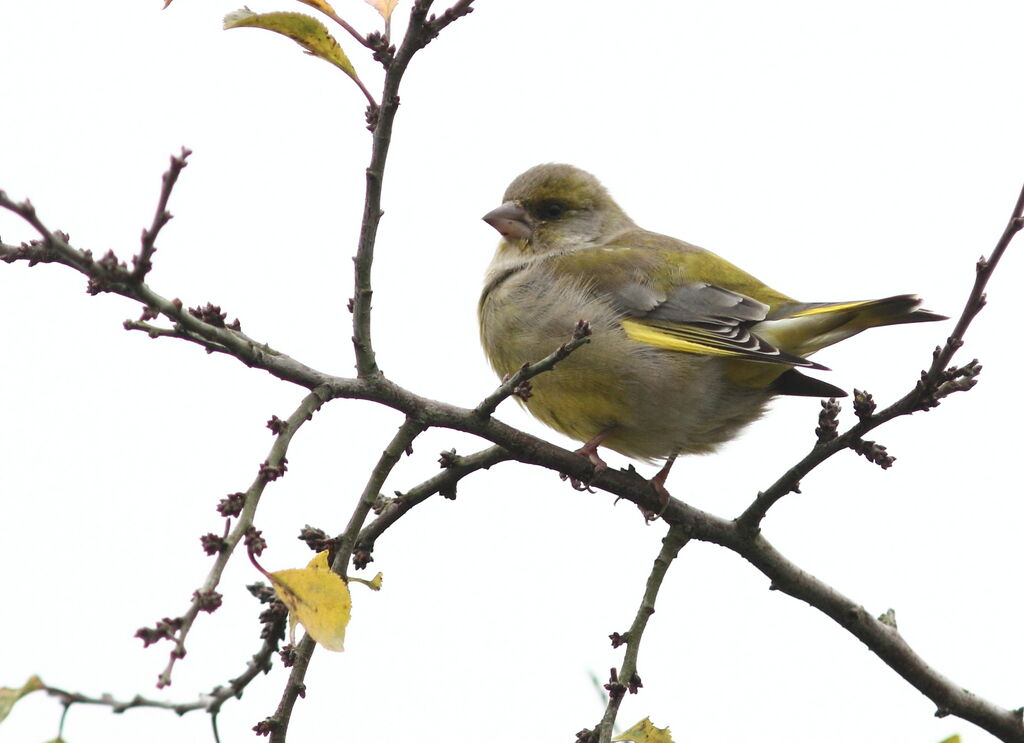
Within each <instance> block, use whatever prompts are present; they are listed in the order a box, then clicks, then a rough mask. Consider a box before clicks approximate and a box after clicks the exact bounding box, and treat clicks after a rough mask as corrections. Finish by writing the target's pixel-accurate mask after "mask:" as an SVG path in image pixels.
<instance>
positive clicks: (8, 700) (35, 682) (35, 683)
mask: <svg viewBox="0 0 1024 743" xmlns="http://www.w3.org/2000/svg"><path fill="white" fill-rule="evenodd" d="M42 688H43V681H42V679H40V678H39V677H38V676H33V677H32V678H30V679H29V680H28V681H26V682H25V684H24V685H23V686H22V687H21V688H20V689H8V688H7V687H6V686H5V687H3V688H0V722H3V720H4V719H5V718H6V717H7V715H9V714H11V709H12V708H13V707H14V703H15V702H17V701H18V700H19V699H21V698H22V697H23V696H25V695H26V694H31V693H32V692H34V691H37V690H39V689H42Z"/></svg>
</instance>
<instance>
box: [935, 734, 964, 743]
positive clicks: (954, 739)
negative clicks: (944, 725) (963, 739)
mask: <svg viewBox="0 0 1024 743" xmlns="http://www.w3.org/2000/svg"><path fill="white" fill-rule="evenodd" d="M940 743H960V734H959V733H957V734H955V735H951V736H949V737H948V738H946V739H945V740H943V741H941V742H940Z"/></svg>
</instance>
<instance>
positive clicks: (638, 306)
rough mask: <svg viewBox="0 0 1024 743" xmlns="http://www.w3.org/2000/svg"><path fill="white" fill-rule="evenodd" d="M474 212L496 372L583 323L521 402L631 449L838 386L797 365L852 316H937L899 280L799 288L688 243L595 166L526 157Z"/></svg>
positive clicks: (694, 449) (725, 426)
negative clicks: (485, 235)
mask: <svg viewBox="0 0 1024 743" xmlns="http://www.w3.org/2000/svg"><path fill="white" fill-rule="evenodd" d="M484 219H485V220H486V221H487V222H488V223H489V224H491V225H492V226H493V227H494V228H495V229H497V230H498V231H499V232H500V233H501V234H502V236H503V238H502V240H501V242H500V243H499V245H498V250H497V252H496V253H495V256H494V260H493V261H492V263H491V266H490V268H489V270H488V272H487V277H486V280H485V285H484V290H483V294H482V295H481V297H480V305H479V319H480V336H481V339H482V342H483V347H484V351H485V353H486V354H487V357H488V359H489V360H490V362H491V365H492V366H493V367H494V369H495V371H497V373H498V374H499V375H506V374H511V373H513V372H515V371H516V370H517V369H519V368H520V367H521V366H522V365H523V364H524V363H527V362H533V361H537V360H539V359H541V358H543V357H544V356H547V355H548V354H549V353H551V352H552V351H553V350H555V348H557V347H558V346H559V345H560V344H562V343H564V342H565V341H566V340H567V339H568V338H569V337H570V335H571V334H572V331H573V327H574V326H575V325H576V322H577V321H578V320H581V319H582V320H587V321H588V322H589V323H590V326H591V330H592V336H591V342H590V343H588V344H587V345H585V346H583V347H582V348H580V349H579V350H577V351H576V352H575V353H573V354H571V355H570V356H569V357H568V358H567V359H565V360H564V361H562V362H561V363H559V364H558V366H557V367H556V368H555V369H554V370H552V371H550V372H547V373H545V374H541V375H540V376H538V377H536V378H535V379H533V380H532V386H533V394H532V396H531V397H530V399H529V400H527V401H526V403H525V405H526V407H527V408H528V409H529V411H530V412H531V413H532V414H533V415H535V416H536V417H537V418H539V419H540V420H542V421H543V422H544V423H546V424H548V425H549V426H551V427H552V428H555V429H557V430H558V431H561V432H562V433H564V434H566V435H567V436H570V437H572V438H574V439H577V440H579V441H584V442H590V443H591V444H592V445H593V446H592V449H591V451H593V450H594V449H596V447H597V445H598V444H600V445H601V446H607V447H609V448H611V449H614V450H616V451H618V452H621V453H622V454H625V455H627V456H630V457H635V458H637V459H642V460H655V459H665V458H668V459H670V461H671V458H673V457H674V456H675V455H676V454H678V453H701V452H709V451H712V450H713V449H715V447H717V446H718V445H720V444H722V443H723V442H725V441H728V440H729V439H731V438H732V437H734V436H735V435H736V434H737V433H738V432H739V430H740V429H741V428H742V427H743V426H745V425H746V424H748V423H750V422H751V421H753V420H755V419H756V418H758V417H759V416H760V415H761V414H762V412H763V411H764V408H765V404H766V403H767V402H768V400H769V399H770V398H771V397H772V396H773V395H777V394H790V395H813V396H822V397H828V396H833V395H842V394H844V393H843V391H842V390H840V389H838V388H836V387H833V386H832V385H829V384H827V383H825V382H822V381H820V380H817V379H813V378H811V377H807V376H804V375H803V374H801V373H800V372H798V371H797V370H796V369H797V367H806V368H815V369H824V368H825V367H822V366H820V365H818V364H815V363H814V362H811V361H808V360H807V358H806V357H807V356H809V355H810V354H813V353H814V352H815V351H818V350H819V349H821V348H823V347H825V346H828V345H831V344H833V343H837V342H839V341H841V340H844V339H846V338H849V337H850V336H852V335H854V334H856V333H859V332H860V331H861V330H864V329H866V328H870V327H876V326H880V325H894V324H898V323H908V322H921V321H928V320H940V319H944V318H942V317H941V316H939V315H935V314H933V313H930V312H927V311H925V310H921V309H918V307H919V305H920V300H918V299H917V298H916V297H914V296H910V295H901V296H897V297H889V298H887V299H880V300H871V301H864V302H841V303H818V304H808V303H802V302H797V301H796V300H794V299H792V298H791V297H788V296H786V295H785V294H782V293H780V292H777V291H775V290H774V289H772V288H770V287H768V286H766V285H765V284H764V283H762V282H761V281H759V280H758V279H756V278H754V277H753V276H751V275H750V274H748V273H746V272H744V271H742V270H741V269H739V268H737V267H736V266H734V265H732V264H731V263H728V262H727V261H725V260H723V259H722V258H719V257H718V256H716V255H715V254H713V253H710V252H708V251H706V250H703V249H702V248H698V247H697V246H695V245H691V244H689V243H686V242H682V241H681V240H676V239H674V238H671V237H667V236H665V235H659V234H656V233H653V232H648V231H647V230H644V229H641V228H639V227H637V226H636V224H634V223H633V221H632V220H631V219H630V218H629V217H628V216H627V215H626V214H625V212H623V211H622V209H621V208H620V207H619V206H618V204H616V203H615V201H613V200H612V198H611V197H610V196H609V195H608V192H607V191H606V190H605V189H604V187H603V186H602V185H601V184H600V183H599V182H598V181H597V179H596V178H594V177H593V176H592V175H590V174H588V173H585V172H583V171H581V170H579V169H577V168H574V167H572V166H569V165H539V166H537V167H534V168H531V169H530V170H528V171H526V172H525V173H523V174H522V175H520V176H519V177H518V178H516V179H515V180H514V181H513V182H512V184H511V185H510V186H509V187H508V190H507V191H506V192H505V197H504V204H502V206H500V207H498V208H497V209H495V210H494V211H492V212H490V213H489V214H488V215H487V216H485V217H484Z"/></svg>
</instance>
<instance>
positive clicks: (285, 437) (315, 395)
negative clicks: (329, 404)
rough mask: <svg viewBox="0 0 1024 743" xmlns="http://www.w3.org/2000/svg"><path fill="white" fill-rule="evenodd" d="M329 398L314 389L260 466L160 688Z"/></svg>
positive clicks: (179, 634) (178, 636) (185, 621)
mask: <svg viewBox="0 0 1024 743" xmlns="http://www.w3.org/2000/svg"><path fill="white" fill-rule="evenodd" d="M325 399H326V398H325V396H324V393H323V391H322V390H314V391H313V392H311V393H310V394H308V395H306V396H305V397H304V398H303V399H302V402H301V403H299V405H298V407H296V409H295V411H294V412H293V413H292V414H291V415H290V416H289V417H288V419H287V421H286V422H285V423H284V425H283V426H281V429H280V433H279V434H278V435H277V436H276V437H275V439H274V444H273V446H271V447H270V453H269V454H268V456H267V459H266V461H265V462H264V463H263V464H262V465H261V466H260V471H259V474H258V475H257V476H256V479H255V480H253V482H252V484H251V485H250V486H249V489H248V490H247V491H246V492H245V505H244V506H243V508H242V511H241V513H239V514H238V520H237V521H236V522H235V526H234V528H233V529H232V530H231V531H230V533H229V534H228V535H227V536H226V537H225V538H224V539H223V541H222V543H221V548H220V550H219V551H218V552H217V557H216V560H215V561H214V563H213V566H212V567H211V568H210V572H209V573H208V574H207V576H206V580H205V581H203V585H202V586H201V587H200V588H199V589H198V590H197V591H196V592H195V593H194V594H193V598H192V603H191V604H190V605H189V608H188V610H187V611H186V612H185V613H184V614H183V615H182V616H181V617H180V619H181V621H180V624H179V625H178V627H177V629H176V630H175V631H174V632H173V633H172V634H171V636H170V637H169V638H168V639H171V640H172V641H173V642H174V648H173V649H172V650H171V653H170V658H169V659H168V662H167V666H166V667H165V668H164V670H163V671H162V672H161V673H160V676H159V679H158V680H157V688H158V689H159V688H163V687H165V686H168V685H170V683H171V673H172V671H173V669H174V664H175V663H176V662H177V660H178V659H179V658H182V657H184V655H185V639H186V638H187V637H188V634H189V631H190V630H191V628H192V625H193V623H194V622H195V620H196V617H197V616H198V615H199V612H200V611H202V610H203V608H204V598H205V597H208V596H211V595H212V594H213V593H214V591H215V589H216V587H217V585H218V584H219V583H220V577H221V574H222V573H223V572H224V568H225V567H226V566H227V563H228V560H229V559H230V558H231V555H232V553H233V552H234V550H235V547H237V546H238V544H239V542H241V541H242V539H243V538H244V537H245V533H246V531H248V529H249V527H250V526H252V522H253V518H254V517H255V515H256V507H257V506H258V505H259V501H260V496H262V494H263V490H264V488H266V486H267V483H268V482H270V481H271V480H272V479H276V476H274V475H271V474H269V473H274V472H281V471H282V468H283V465H284V463H285V461H286V455H287V453H288V446H289V444H290V443H291V440H292V437H293V436H294V435H295V434H296V432H297V431H298V430H299V428H301V427H302V425H303V424H304V423H305V422H306V421H308V420H310V418H311V417H312V415H313V413H315V412H316V411H317V410H319V409H320V406H321V405H323V403H324V401H325Z"/></svg>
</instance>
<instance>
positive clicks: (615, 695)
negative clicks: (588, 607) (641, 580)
mask: <svg viewBox="0 0 1024 743" xmlns="http://www.w3.org/2000/svg"><path fill="white" fill-rule="evenodd" d="M688 541H690V537H689V536H688V535H687V534H686V531H685V530H684V529H682V528H680V527H678V526H672V527H671V528H670V529H669V530H668V533H667V534H666V535H665V537H664V539H662V540H661V544H662V547H661V552H659V553H658V556H657V557H656V558H655V560H654V566H653V567H652V568H651V574H650V575H649V576H648V577H647V588H646V589H645V590H644V596H643V599H642V600H641V601H640V608H639V609H637V612H636V617H635V618H634V619H633V624H632V626H630V628H629V632H627V633H626V634H625V635H619V634H618V633H616V634H614V635H612V636H611V639H612V647H618V646H619V645H621V644H623V643H625V644H626V654H625V657H623V659H622V665H621V666H620V668H619V670H618V671H616V670H615V669H614V668H613V669H612V674H611V679H610V680H609V682H608V684H606V685H605V687H604V688H605V689H606V690H607V691H608V704H607V705H606V706H605V710H604V717H602V718H601V722H600V723H598V726H597V729H596V730H595V731H594V732H593V733H592V734H590V735H589V736H586V737H584V739H585V740H586V739H589V740H596V741H597V742H598V743H609V742H610V741H611V739H612V730H613V728H614V725H615V717H616V715H618V712H619V705H621V704H622V699H623V697H624V696H625V695H626V691H627V690H628V691H629V693H630V694H636V693H637V691H638V690H639V688H640V687H641V686H643V684H642V683H641V681H640V677H639V676H638V675H637V672H636V669H637V657H638V655H639V653H640V641H641V640H642V639H643V634H644V630H645V629H646V628H647V622H648V620H649V619H650V618H651V615H652V614H654V602H655V600H656V599H657V598H658V591H660V590H661V584H662V581H664V580H665V575H666V574H667V573H668V569H669V566H670V565H671V564H672V561H673V560H675V559H676V555H678V554H679V550H680V549H682V548H683V546H684V545H685V544H686V543H687V542H688ZM577 737H579V736H577Z"/></svg>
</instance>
